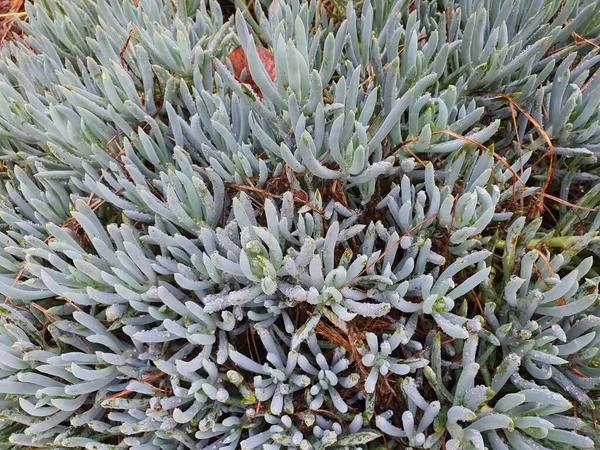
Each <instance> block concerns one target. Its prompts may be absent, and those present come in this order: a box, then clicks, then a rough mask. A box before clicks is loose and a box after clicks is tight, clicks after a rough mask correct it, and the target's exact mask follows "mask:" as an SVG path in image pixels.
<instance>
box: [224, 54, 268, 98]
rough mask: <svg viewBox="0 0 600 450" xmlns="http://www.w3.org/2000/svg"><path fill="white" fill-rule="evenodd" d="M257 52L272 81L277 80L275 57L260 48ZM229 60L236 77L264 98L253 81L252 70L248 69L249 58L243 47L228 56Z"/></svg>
mask: <svg viewBox="0 0 600 450" xmlns="http://www.w3.org/2000/svg"><path fill="white" fill-rule="evenodd" d="M256 51H257V53H258V57H259V58H260V61H261V63H262V65H263V67H264V68H265V71H266V72H267V74H268V75H269V77H270V78H271V80H275V78H276V76H277V73H276V71H275V57H274V56H273V53H271V52H270V51H268V50H265V49H264V48H260V47H257V48H256ZM227 59H229V61H231V66H232V67H233V74H234V75H235V77H236V78H237V79H238V80H239V81H241V82H243V83H248V84H249V85H250V86H251V87H252V90H254V91H255V92H256V93H257V94H258V95H259V96H262V94H261V92H260V89H259V88H258V86H257V85H256V83H254V80H252V76H251V74H250V69H249V68H248V58H246V53H245V52H244V49H243V48H242V46H241V45H240V46H238V47H236V48H235V49H234V50H233V51H232V52H231V53H230V54H229V55H227ZM244 70H245V71H246V73H245V76H243V72H244ZM242 77H243V78H242Z"/></svg>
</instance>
